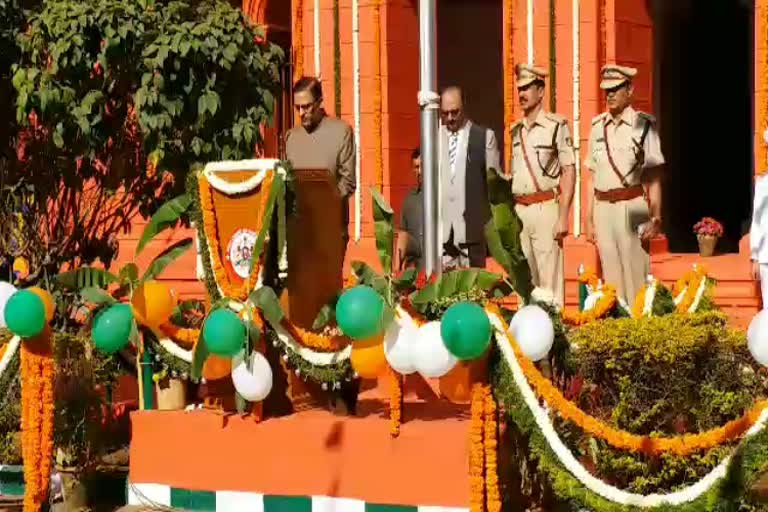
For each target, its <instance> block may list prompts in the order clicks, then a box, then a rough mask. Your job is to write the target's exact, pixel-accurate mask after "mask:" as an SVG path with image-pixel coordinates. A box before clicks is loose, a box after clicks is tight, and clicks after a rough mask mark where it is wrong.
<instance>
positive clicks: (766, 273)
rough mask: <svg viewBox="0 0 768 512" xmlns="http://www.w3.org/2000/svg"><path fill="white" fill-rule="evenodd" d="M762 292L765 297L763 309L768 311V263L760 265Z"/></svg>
mask: <svg viewBox="0 0 768 512" xmlns="http://www.w3.org/2000/svg"><path fill="white" fill-rule="evenodd" d="M760 291H761V292H762V295H763V309H768V263H761V264H760Z"/></svg>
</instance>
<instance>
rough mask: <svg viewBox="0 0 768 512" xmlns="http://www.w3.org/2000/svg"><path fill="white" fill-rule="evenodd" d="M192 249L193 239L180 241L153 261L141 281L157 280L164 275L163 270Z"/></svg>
mask: <svg viewBox="0 0 768 512" xmlns="http://www.w3.org/2000/svg"><path fill="white" fill-rule="evenodd" d="M190 247H192V239H191V238H185V239H183V240H179V241H178V242H176V243H175V244H173V245H172V246H170V247H168V248H167V249H166V250H164V251H163V252H161V253H160V254H159V255H158V256H157V257H156V258H155V259H154V260H152V263H150V264H149V267H148V268H147V271H146V272H145V273H144V276H143V277H142V278H141V280H142V281H143V282H146V281H149V280H151V279H155V278H156V277H157V276H159V275H160V274H162V273H163V270H165V268H166V267H167V266H168V265H170V264H171V263H173V262H174V261H176V260H177V259H179V257H180V256H181V255H182V254H184V253H185V252H187V250H189V248H190Z"/></svg>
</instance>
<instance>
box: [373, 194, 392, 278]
mask: <svg viewBox="0 0 768 512" xmlns="http://www.w3.org/2000/svg"><path fill="white" fill-rule="evenodd" d="M371 195H372V196H373V227H374V233H375V236H376V249H377V250H378V252H379V261H380V262H381V268H382V269H384V274H386V275H390V274H391V273H392V252H393V250H394V243H395V230H394V227H393V226H392V217H393V215H394V211H393V210H392V207H391V206H389V204H388V203H387V201H386V199H384V198H383V197H382V195H381V194H380V193H379V191H378V190H376V189H375V188H371Z"/></svg>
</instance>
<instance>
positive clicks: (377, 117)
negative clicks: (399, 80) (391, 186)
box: [373, 0, 384, 191]
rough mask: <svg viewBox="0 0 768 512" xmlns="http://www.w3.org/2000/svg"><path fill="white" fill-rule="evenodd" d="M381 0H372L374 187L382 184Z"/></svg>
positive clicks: (380, 187) (379, 186)
mask: <svg viewBox="0 0 768 512" xmlns="http://www.w3.org/2000/svg"><path fill="white" fill-rule="evenodd" d="M381 115H382V101H381V0H374V2H373V140H374V143H375V144H376V146H375V150H376V171H375V173H376V174H375V176H376V189H377V190H378V191H381V189H382V186H383V184H384V160H383V158H384V157H383V136H382V132H381V129H382V127H381Z"/></svg>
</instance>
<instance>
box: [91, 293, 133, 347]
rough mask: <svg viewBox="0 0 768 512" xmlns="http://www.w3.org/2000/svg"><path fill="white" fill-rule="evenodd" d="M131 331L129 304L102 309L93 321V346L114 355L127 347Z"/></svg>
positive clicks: (131, 315) (131, 320) (131, 322)
mask: <svg viewBox="0 0 768 512" xmlns="http://www.w3.org/2000/svg"><path fill="white" fill-rule="evenodd" d="M132 329H133V311H131V306H130V304H115V305H114V306H110V307H108V308H106V309H103V310H102V311H101V312H99V314H98V315H96V318H95V319H94V320H93V329H92V330H91V337H92V338H93V344H94V345H96V348H97V349H99V350H101V351H102V352H106V353H107V354H114V353H115V352H118V351H120V350H122V349H124V348H125V347H126V346H127V345H128V342H129V341H130V339H131V330H132Z"/></svg>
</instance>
